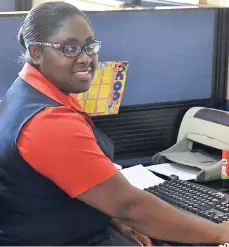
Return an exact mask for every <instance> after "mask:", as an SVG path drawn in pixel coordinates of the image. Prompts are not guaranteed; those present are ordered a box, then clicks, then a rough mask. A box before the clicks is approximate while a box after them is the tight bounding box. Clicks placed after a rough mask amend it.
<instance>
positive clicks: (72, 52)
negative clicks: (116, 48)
mask: <svg viewBox="0 0 229 247" xmlns="http://www.w3.org/2000/svg"><path fill="white" fill-rule="evenodd" d="M30 45H38V46H42V47H50V48H54V49H57V50H59V51H61V52H62V53H63V54H64V56H66V57H77V56H79V55H80V54H81V53H82V51H83V50H85V52H86V54H87V55H88V56H94V55H96V54H97V53H98V52H99V51H100V49H101V41H98V40H94V41H93V42H92V43H90V44H87V45H84V46H83V47H81V46H79V45H61V44H53V43H47V42H31V43H30Z"/></svg>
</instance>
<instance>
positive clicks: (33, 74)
mask: <svg viewBox="0 0 229 247" xmlns="http://www.w3.org/2000/svg"><path fill="white" fill-rule="evenodd" d="M19 76H20V77H21V78H22V79H23V80H24V81H25V82H26V83H28V84H29V85H30V86H32V87H34V88H35V89H37V90H38V91H40V92H41V93H43V94H45V95H46V96H48V97H49V98H51V99H53V100H54V101H56V102H58V103H60V104H62V105H65V106H69V107H72V106H73V105H74V108H76V110H78V111H82V108H81V106H80V104H79V101H78V100H77V98H76V97H75V96H72V95H67V94H65V93H63V92H62V91H61V90H59V89H58V88H57V87H55V86H54V85H53V84H52V83H51V82H50V81H49V80H48V79H47V78H45V77H44V76H43V75H42V74H41V73H40V72H39V71H38V70H37V69H36V68H34V67H33V66H32V65H30V64H29V63H25V64H24V66H23V68H22V70H21V71H20V72H19Z"/></svg>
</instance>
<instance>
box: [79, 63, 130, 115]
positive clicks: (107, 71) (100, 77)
mask: <svg viewBox="0 0 229 247" xmlns="http://www.w3.org/2000/svg"><path fill="white" fill-rule="evenodd" d="M127 69H128V63H127V62H113V61H109V62H104V63H102V62H101V63H99V67H98V69H97V71H96V73H95V76H94V78H93V81H92V84H91V87H90V89H89V90H88V91H87V92H85V93H81V94H78V95H77V97H78V99H79V102H80V104H81V106H82V108H83V110H84V111H85V112H87V113H88V114H90V115H92V116H98V115H112V114H118V111H119V107H120V104H121V101H122V97H123V93H124V88H125V83H126V75H127Z"/></svg>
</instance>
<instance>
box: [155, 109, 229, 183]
mask: <svg viewBox="0 0 229 247" xmlns="http://www.w3.org/2000/svg"><path fill="white" fill-rule="evenodd" d="M223 149H229V113H228V112H225V111H221V110H216V109H211V108H205V107H193V108H191V109H189V110H188V111H187V112H186V114H185V115H184V117H183V120H182V122H181V125H180V129H179V133H178V137H177V142H176V144H175V145H173V146H172V147H170V148H169V149H167V150H165V151H162V152H160V153H158V154H156V155H154V156H153V158H152V163H153V164H160V163H166V162H167V163H175V164H178V165H183V166H190V167H195V168H198V169H199V172H198V175H197V178H196V180H197V181H202V182H203V181H211V180H218V179H220V173H221V159H222V150H223Z"/></svg>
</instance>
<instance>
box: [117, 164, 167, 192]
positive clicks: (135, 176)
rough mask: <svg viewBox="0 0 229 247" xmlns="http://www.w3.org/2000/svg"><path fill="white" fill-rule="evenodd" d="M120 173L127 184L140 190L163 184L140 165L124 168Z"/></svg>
mask: <svg viewBox="0 0 229 247" xmlns="http://www.w3.org/2000/svg"><path fill="white" fill-rule="evenodd" d="M121 173H122V174H123V175H124V176H125V177H126V179H127V180H128V181H129V183H131V184H132V185H133V186H135V187H137V188H139V189H141V190H143V189H145V188H148V187H150V186H154V185H158V184H160V183H163V182H164V180H163V179H161V178H159V177H158V176H156V175H154V174H153V173H152V172H150V171H149V170H147V169H146V168H145V167H144V166H142V165H136V166H132V167H130V168H125V169H123V170H121Z"/></svg>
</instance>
